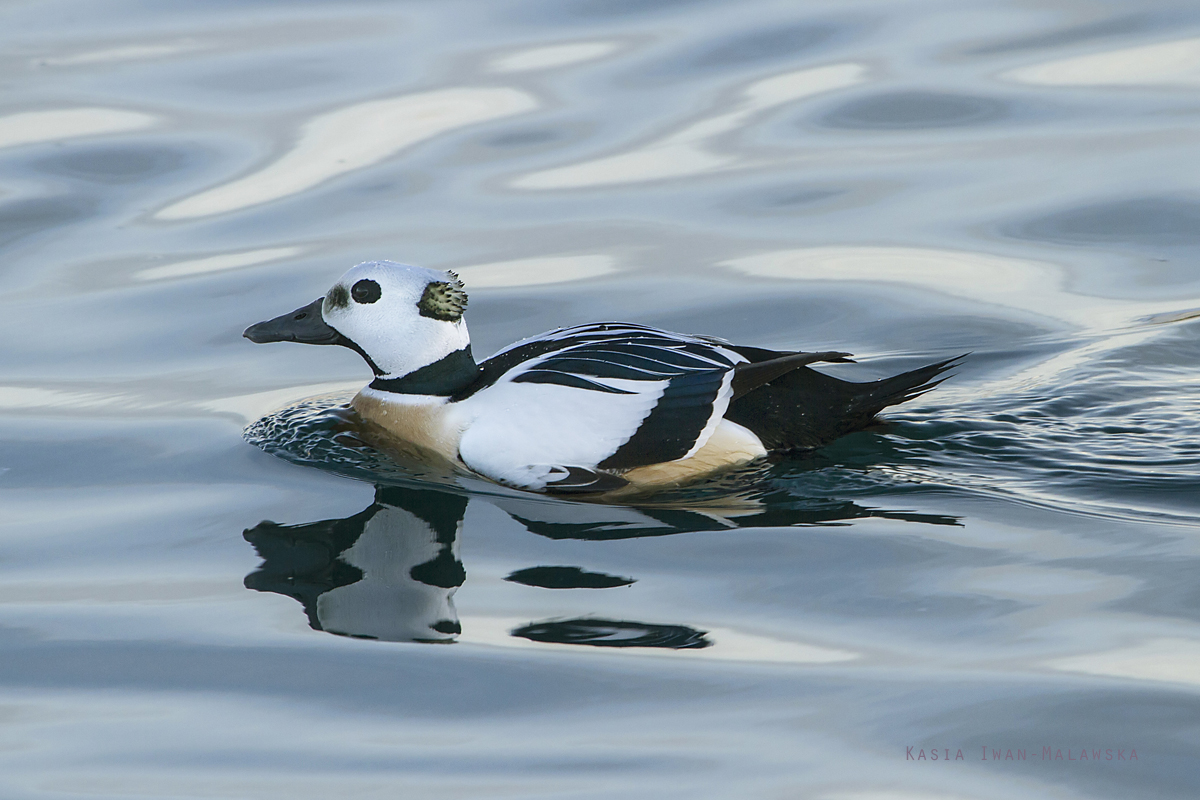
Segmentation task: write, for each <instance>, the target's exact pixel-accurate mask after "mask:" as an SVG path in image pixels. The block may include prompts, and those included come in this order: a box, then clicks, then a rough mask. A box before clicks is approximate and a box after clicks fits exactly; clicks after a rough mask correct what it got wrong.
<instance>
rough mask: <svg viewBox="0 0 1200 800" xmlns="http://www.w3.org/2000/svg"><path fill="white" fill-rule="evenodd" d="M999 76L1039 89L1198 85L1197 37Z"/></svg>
mask: <svg viewBox="0 0 1200 800" xmlns="http://www.w3.org/2000/svg"><path fill="white" fill-rule="evenodd" d="M1001 77H1002V78H1007V79H1008V80H1013V81H1017V82H1018V83H1028V84H1034V85H1039V86H1150V85H1165V86H1200V37H1195V38H1190V39H1178V40H1176V41H1170V42H1158V43H1156V44H1147V45H1142V46H1140V47H1123V48H1121V49H1119V50H1109V51H1107V52H1104V53H1092V54H1091V55H1086V56H1076V57H1074V58H1063V59H1057V60H1055V61H1048V62H1046V63H1044V64H1035V65H1033V66H1029V67H1020V68H1018V69H1014V70H1009V71H1008V72H1006V73H1004V74H1003V75H1002V76H1001Z"/></svg>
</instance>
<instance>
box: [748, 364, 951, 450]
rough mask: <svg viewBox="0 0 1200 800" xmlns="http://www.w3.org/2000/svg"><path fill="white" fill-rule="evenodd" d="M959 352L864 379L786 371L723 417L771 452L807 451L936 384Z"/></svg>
mask: <svg viewBox="0 0 1200 800" xmlns="http://www.w3.org/2000/svg"><path fill="white" fill-rule="evenodd" d="M963 358H965V356H956V357H954V358H948V359H946V360H945V361H939V362H937V363H936V364H929V365H927V366H924V367H920V368H918V369H914V370H912V371H910V372H904V373H901V374H900V375H893V376H892V377H890V378H883V379H881V380H877V381H871V382H869V383H851V382H849V381H843V380H839V379H838V378H833V377H830V376H829V375H825V374H823V373H820V372H817V371H816V370H813V369H810V368H808V367H800V368H799V369H796V370H793V371H791V372H788V373H787V374H785V375H782V376H780V377H779V378H776V379H775V380H773V381H771V382H770V383H768V384H766V385H765V386H762V387H761V388H758V389H755V390H754V391H752V392H750V393H748V394H746V395H744V396H742V397H739V398H737V399H736V400H734V401H733V402H732V403H730V406H729V411H728V412H726V414H725V418H726V419H728V420H730V421H731V422H736V423H738V424H739V425H742V426H743V427H746V428H749V429H750V430H751V431H753V432H754V433H755V434H756V435H757V436H758V438H759V439H761V440H762V442H763V445H764V446H765V447H766V448H767V449H768V450H772V451H788V450H812V449H814V448H817V447H821V446H823V445H826V444H829V443H830V442H832V441H833V440H834V439H837V438H838V437H839V436H844V435H845V434H847V433H851V432H852V431H856V430H859V429H861V428H865V427H866V426H867V425H870V424H871V422H872V420H874V418H875V415H876V414H878V413H879V412H880V411H882V410H883V409H885V408H887V407H888V406H892V405H896V404H897V403H903V402H904V401H906V400H911V399H913V398H914V397H918V396H920V395H922V394H924V393H925V392H928V391H929V390H930V389H932V388H934V387H935V386H937V385H938V384H939V383H941V382H942V381H943V380H945V378H939V377H938V376H940V375H942V373H944V372H945V371H946V370H948V369H950V368H951V367H954V366H957V365H958V364H959V363H961V361H962V359H963Z"/></svg>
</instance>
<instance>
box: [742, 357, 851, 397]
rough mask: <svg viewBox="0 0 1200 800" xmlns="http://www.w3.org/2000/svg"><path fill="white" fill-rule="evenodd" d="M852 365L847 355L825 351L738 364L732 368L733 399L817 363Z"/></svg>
mask: <svg viewBox="0 0 1200 800" xmlns="http://www.w3.org/2000/svg"><path fill="white" fill-rule="evenodd" d="M822 361H823V362H827V363H839V364H847V363H853V362H854V360H853V359H852V358H850V354H849V353H838V352H833V351H827V352H823V353H791V354H789V355H785V356H779V357H778V358H771V359H767V360H763V361H755V362H752V363H749V364H738V365H737V366H736V367H734V368H733V383H732V388H733V399H734V400H736V399H737V398H739V397H741V396H742V395H744V394H749V393H750V392H752V391H754V390H755V389H757V388H758V387H760V386H763V385H765V384H768V383H770V382H771V381H773V380H775V379H776V378H778V377H779V376H780V375H783V374H785V373H788V372H791V371H792V370H794V369H799V368H800V367H803V366H805V365H806V364H814V363H817V362H822Z"/></svg>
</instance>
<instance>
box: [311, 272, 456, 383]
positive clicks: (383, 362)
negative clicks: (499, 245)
mask: <svg viewBox="0 0 1200 800" xmlns="http://www.w3.org/2000/svg"><path fill="white" fill-rule="evenodd" d="M466 306H467V295H466V292H464V291H463V287H462V283H460V282H459V280H458V276H457V275H455V274H454V273H453V272H446V271H439V270H432V269H423V268H421V267H411V266H409V265H407V264H398V263H396V262H395V261H366V262H364V263H362V264H359V265H358V266H356V267H353V268H352V269H351V270H350V271H349V272H347V273H346V274H345V275H343V276H342V277H341V278H340V279H339V280H338V282H337V283H335V284H334V285H333V287H332V288H331V289H330V290H329V291H328V292H327V293H326V294H325V300H324V302H322V303H321V316H322V317H323V318H324V320H325V323H326V324H327V325H329V326H330V327H331V328H333V329H334V330H336V331H337V332H338V333H340V334H341V335H342V336H344V337H345V338H346V339H349V340H350V342H351V343H352V344H353V345H354V346H355V347H356V348H357V349H358V350H359V351H360V352H362V354H363V355H364V356H366V358H368V359H369V360H370V361H371V363H372V364H373V365H374V366H375V367H377V368H378V369H379V371H380V372H381V373H382V375H381V377H383V378H399V377H402V376H404V375H407V374H409V373H411V372H414V371H415V370H418V369H420V368H421V367H425V366H428V365H430V364H433V363H434V362H436V361H439V360H441V359H442V358H445V357H446V356H448V355H450V354H451V353H454V352H456V351H459V350H463V349H464V348H466V347H468V346H469V345H470V344H471V338H470V336H469V335H468V334H467V324H466V322H464V321H463V318H462V317H463V310H464V309H465V308H466Z"/></svg>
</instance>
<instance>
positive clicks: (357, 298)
mask: <svg viewBox="0 0 1200 800" xmlns="http://www.w3.org/2000/svg"><path fill="white" fill-rule="evenodd" d="M381 294H383V292H382V291H381V290H380V288H379V284H378V283H376V282H375V281H373V280H369V279H366V278H364V279H363V280H361V281H359V282H358V283H356V284H354V286H353V288H351V289H350V296H351V297H353V298H354V302H356V303H374V302H375V301H376V300H378V299H379V296H380V295H381Z"/></svg>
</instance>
